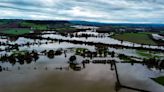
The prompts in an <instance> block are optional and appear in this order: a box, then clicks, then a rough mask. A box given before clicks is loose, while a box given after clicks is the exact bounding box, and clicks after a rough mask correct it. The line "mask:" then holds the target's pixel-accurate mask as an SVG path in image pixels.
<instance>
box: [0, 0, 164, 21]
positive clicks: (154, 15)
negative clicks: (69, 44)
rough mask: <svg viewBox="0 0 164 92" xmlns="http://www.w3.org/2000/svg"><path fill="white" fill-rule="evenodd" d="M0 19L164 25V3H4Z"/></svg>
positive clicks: (132, 0)
mask: <svg viewBox="0 0 164 92" xmlns="http://www.w3.org/2000/svg"><path fill="white" fill-rule="evenodd" d="M0 18H1V19H3V18H7V19H39V20H85V21H97V22H110V23H117V22H119V23H127V22H128V23H129V22H130V23H164V0H0Z"/></svg>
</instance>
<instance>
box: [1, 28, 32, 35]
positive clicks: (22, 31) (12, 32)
mask: <svg viewBox="0 0 164 92" xmlns="http://www.w3.org/2000/svg"><path fill="white" fill-rule="evenodd" d="M30 32H31V30H29V29H7V30H3V31H1V33H4V34H9V35H22V34H28V33H30Z"/></svg>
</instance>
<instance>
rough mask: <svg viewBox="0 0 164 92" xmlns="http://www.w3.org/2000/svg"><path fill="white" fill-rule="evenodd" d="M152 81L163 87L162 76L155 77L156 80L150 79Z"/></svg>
mask: <svg viewBox="0 0 164 92" xmlns="http://www.w3.org/2000/svg"><path fill="white" fill-rule="evenodd" d="M152 80H154V81H156V82H157V83H159V84H161V85H163V86H164V76H161V77H157V78H152Z"/></svg>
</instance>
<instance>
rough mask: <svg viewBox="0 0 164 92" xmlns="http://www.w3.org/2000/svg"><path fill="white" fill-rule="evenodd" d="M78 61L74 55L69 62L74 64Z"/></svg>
mask: <svg viewBox="0 0 164 92" xmlns="http://www.w3.org/2000/svg"><path fill="white" fill-rule="evenodd" d="M75 60H76V56H75V55H74V56H71V57H70V58H69V61H70V62H71V63H73V61H75Z"/></svg>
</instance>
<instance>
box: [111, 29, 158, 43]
mask: <svg viewBox="0 0 164 92" xmlns="http://www.w3.org/2000/svg"><path fill="white" fill-rule="evenodd" d="M150 35H151V33H147V32H140V33H121V34H115V35H113V36H112V37H113V38H115V39H118V40H123V41H129V42H133V43H138V44H146V45H157V43H156V42H154V41H153V40H152V39H151V37H150Z"/></svg>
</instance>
